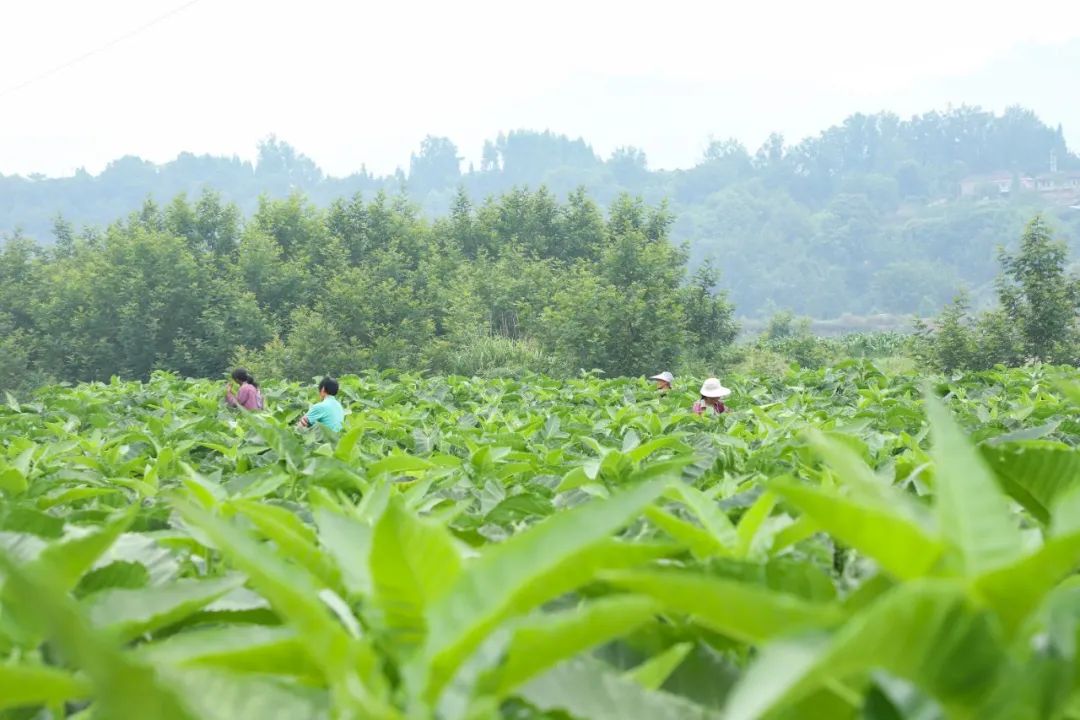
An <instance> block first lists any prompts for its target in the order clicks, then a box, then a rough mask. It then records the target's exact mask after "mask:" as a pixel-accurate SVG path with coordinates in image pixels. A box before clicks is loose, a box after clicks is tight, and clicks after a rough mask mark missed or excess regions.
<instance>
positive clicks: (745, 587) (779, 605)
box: [601, 570, 843, 644]
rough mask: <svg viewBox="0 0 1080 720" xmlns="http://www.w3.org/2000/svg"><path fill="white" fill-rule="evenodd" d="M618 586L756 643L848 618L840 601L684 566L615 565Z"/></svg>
mask: <svg viewBox="0 0 1080 720" xmlns="http://www.w3.org/2000/svg"><path fill="white" fill-rule="evenodd" d="M601 577H602V578H603V579H604V580H606V581H607V582H609V583H611V584H612V585H615V586H616V587H619V588H622V589H625V590H630V591H631V592H634V593H639V594H642V595H648V596H650V597H653V598H655V599H656V600H658V601H659V602H660V604H661V605H662V606H663V608H664V609H665V610H667V611H669V612H676V613H683V614H686V615H689V616H690V617H691V618H692V619H693V621H694V622H696V623H698V624H699V625H702V626H704V627H707V628H709V629H711V630H715V631H716V632H718V633H721V634H723V635H726V636H728V637H730V638H733V639H735V640H739V641H741V642H745V643H750V644H757V643H761V642H764V641H765V640H768V639H770V638H773V637H776V636H778V635H783V634H786V633H792V632H797V631H800V630H807V629H814V628H828V627H832V626H835V625H837V624H838V623H840V622H841V620H842V619H843V612H842V611H841V610H840V608H839V607H838V606H836V605H831V604H817V603H809V602H807V601H805V600H802V599H800V598H798V597H795V596H794V595H788V594H785V593H778V592H774V591H771V590H769V589H767V588H765V587H762V586H760V585H754V584H751V583H743V582H738V581H735V580H728V579H726V578H716V577H709V576H705V575H699V574H696V573H689V572H685V571H671V570H655V571H633V570H630V571H612V572H607V573H603V574H602V575H601Z"/></svg>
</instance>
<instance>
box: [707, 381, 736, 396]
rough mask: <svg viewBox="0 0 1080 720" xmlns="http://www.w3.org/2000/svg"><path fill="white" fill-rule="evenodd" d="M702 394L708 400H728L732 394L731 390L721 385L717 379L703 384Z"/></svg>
mask: <svg viewBox="0 0 1080 720" xmlns="http://www.w3.org/2000/svg"><path fill="white" fill-rule="evenodd" d="M701 394H702V395H704V396H705V397H707V398H726V397H727V396H728V395H730V394H731V390H730V388H726V387H724V386H723V385H721V384H720V381H719V380H717V379H716V378H709V379H708V380H706V381H705V382H704V383H702V385H701Z"/></svg>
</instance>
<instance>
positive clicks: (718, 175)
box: [0, 44, 1080, 317]
mask: <svg viewBox="0 0 1080 720" xmlns="http://www.w3.org/2000/svg"><path fill="white" fill-rule="evenodd" d="M1075 50H1076V52H1077V54H1078V57H1080V44H1077V45H1076V48H1075ZM1078 62H1080V60H1078ZM1038 65H1039V66H1040V67H1044V66H1045V65H1046V63H1045V62H1043V60H1041V59H1040V60H1039V61H1038ZM1023 67H1024V66H1023V64H1022V63H1021V62H1020V61H1017V65H1016V66H1015V67H1013V66H1012V65H1009V63H1006V65H1005V66H1004V67H1002V68H998V69H997V70H994V69H993V68H991V69H989V70H988V71H987V73H988V75H987V77H988V78H989V77H992V76H996V77H999V78H1003V79H1004V80H1007V79H1009V78H1012V80H1009V81H1010V82H1016V81H1018V80H1019V78H1021V77H1022V76H1023V72H1024V70H1023ZM1061 67H1062V72H1066V71H1067V69H1068V67H1073V68H1075V67H1077V63H1076V62H1073V63H1072V64H1071V65H1070V63H1069V62H1064V63H1063V64H1062V66H1061ZM1013 73H1015V77H1014V76H1013ZM1063 77H1064V76H1063ZM1004 80H1003V81H1004ZM965 82H966V81H965ZM1062 87H1065V86H1064V85H1061V86H1059V89H1060V88H1062ZM1060 100H1061V103H1066V98H1065V97H1064V96H1062V98H1060ZM1048 104H1052V103H1048ZM1061 107H1062V112H1064V111H1065V108H1064V104H1063V105H1062V106H1061ZM1078 125H1080V119H1078ZM1051 156H1053V157H1054V158H1055V159H1056V163H1057V165H1058V169H1059V171H1060V172H1062V173H1069V172H1080V157H1078V156H1077V155H1075V154H1074V153H1072V152H1071V151H1070V149H1069V146H1068V143H1067V142H1066V133H1065V130H1064V128H1063V127H1061V126H1057V125H1055V126H1053V127H1051V126H1049V125H1047V124H1045V123H1043V122H1042V121H1041V120H1040V119H1039V118H1038V117H1036V116H1035V114H1034V113H1032V112H1030V111H1027V110H1024V109H1021V108H1018V107H1013V108H1009V109H1007V110H1006V111H1004V112H1002V113H999V114H995V113H991V112H986V111H982V110H979V109H978V108H971V107H961V108H956V109H951V110H948V111H945V112H940V113H939V112H931V113H926V114H924V115H920V116H917V117H913V118H908V119H901V118H899V117H897V116H895V115H891V114H886V113H882V114H877V115H853V116H851V117H849V118H847V119H845V120H844V121H843V122H842V123H840V124H839V125H836V126H833V127H831V128H829V129H827V130H825V131H823V132H822V133H821V134H819V135H818V136H816V137H812V138H808V139H806V140H803V141H802V142H799V143H798V144H794V145H791V144H788V143H787V142H785V140H784V138H781V137H779V136H775V135H774V136H773V137H771V138H770V139H769V140H768V141H767V142H766V143H765V144H764V145H763V146H762V147H761V148H759V149H757V150H755V151H750V150H748V149H747V148H745V147H743V146H742V145H740V144H739V143H737V142H733V141H719V142H713V143H712V144H711V145H710V146H709V147H708V149H707V151H706V152H705V154H704V157H703V158H702V159H701V161H700V162H699V163H698V164H697V165H696V166H694V167H692V168H689V169H686V170H675V171H652V170H650V169H649V167H648V161H647V157H646V155H645V153H644V152H643V151H642V150H640V149H636V148H632V147H627V148H620V149H619V150H617V151H615V152H614V153H613V154H612V155H611V156H610V157H608V158H601V157H599V156H598V155H597V154H596V153H595V152H594V151H593V149H592V147H591V146H590V145H589V144H588V143H586V142H585V141H584V140H582V139H573V138H568V137H566V136H562V135H555V134H552V133H548V132H533V131H527V130H522V131H514V132H510V133H508V134H505V135H500V136H499V137H497V138H495V139H493V140H491V141H489V142H487V143H486V144H485V146H484V151H483V155H482V160H481V163H480V166H479V167H469V168H462V167H461V162H460V159H459V157H458V149H457V147H456V146H455V145H454V144H453V142H452V141H451V140H449V139H447V138H434V137H429V138H427V139H425V140H424V142H423V144H422V145H421V147H420V149H419V150H418V152H417V153H415V154H414V155H413V157H412V158H411V161H410V165H409V168H408V169H407V170H399V171H398V172H397V173H395V174H393V175H389V176H381V177H376V176H374V175H372V174H370V173H368V172H366V171H363V170H361V171H360V172H358V173H355V174H353V175H350V176H348V177H328V176H327V175H325V174H324V173H323V172H322V170H321V169H320V168H319V167H317V166H316V165H315V163H314V162H312V161H311V160H310V159H309V158H307V157H305V156H304V155H303V154H301V153H299V152H298V151H297V150H296V149H294V148H292V147H291V146H290V145H288V144H287V143H284V142H281V141H278V140H276V139H273V138H271V139H269V140H267V141H265V142H264V143H262V144H261V146H260V148H259V153H258V158H257V160H256V162H254V163H249V162H245V161H241V160H239V159H238V158H235V157H233V158H225V157H210V156H195V155H191V154H182V155H180V156H179V157H178V158H176V160H174V161H172V162H168V163H164V164H161V165H155V164H152V163H149V162H146V161H143V160H141V159H139V158H135V157H125V158H121V159H119V160H116V161H115V162H113V163H111V164H110V165H109V166H108V167H107V168H106V169H105V170H104V171H103V172H101V173H100V174H98V175H90V174H88V173H85V172H80V173H77V174H76V175H74V176H73V177H65V178H45V177H41V176H32V177H20V176H3V175H0V233H5V234H9V235H10V234H12V233H14V232H16V230H17V229H21V231H22V232H24V233H25V234H27V235H29V236H31V237H34V238H35V239H38V240H39V241H42V242H46V243H47V242H50V238H51V235H52V227H53V222H54V220H55V219H56V217H57V216H58V215H62V216H63V218H64V219H65V220H66V221H67V222H69V223H72V224H74V225H75V226H76V227H83V226H103V225H106V224H108V223H110V222H112V221H114V220H116V219H118V218H121V217H124V216H126V215H127V214H129V213H131V212H133V211H135V210H136V209H138V208H139V207H140V206H141V205H142V204H143V202H144V201H145V200H146V199H147V198H148V197H152V198H154V199H155V200H156V201H157V202H159V203H161V204H164V203H166V202H168V201H169V200H170V199H171V198H172V197H174V196H176V195H178V194H181V193H186V194H187V195H188V196H189V197H194V196H197V195H199V194H200V193H203V192H205V191H208V190H213V191H215V192H217V193H219V194H220V195H221V196H222V198H223V199H225V200H227V201H228V202H232V203H235V204H236V205H237V206H239V208H240V209H241V210H242V211H243V212H244V213H250V212H252V211H253V210H254V209H255V208H256V207H257V205H258V198H259V196H260V195H266V196H269V197H282V196H285V195H288V194H290V193H293V192H300V193H303V194H305V195H306V196H307V197H308V198H310V200H311V201H312V202H314V203H315V204H317V205H319V206H327V205H328V204H329V203H330V202H331V201H332V200H334V199H335V198H339V197H347V196H352V195H353V194H355V193H363V194H365V195H369V196H370V195H371V194H374V193H378V192H387V193H391V194H397V193H407V194H408V195H409V196H410V198H411V199H413V200H414V201H415V202H417V203H418V204H419V205H420V206H421V207H422V208H423V209H424V211H425V212H427V213H428V214H430V215H433V216H435V215H441V214H443V213H445V212H446V211H447V210H448V209H449V207H450V205H451V202H452V200H453V198H454V196H455V194H456V193H457V192H458V191H459V189H461V188H463V189H464V190H465V191H466V192H467V193H468V194H469V195H470V196H472V197H473V198H485V197H488V196H491V195H494V194H501V193H505V192H507V191H509V190H511V189H512V188H514V187H520V186H531V187H538V186H541V185H543V186H545V187H547V188H548V189H549V190H550V191H551V192H552V193H554V194H556V195H558V196H561V197H562V196H566V195H567V194H568V193H569V192H571V191H572V190H574V189H575V188H577V187H585V188H586V189H587V190H588V192H589V193H590V194H591V195H592V196H593V197H595V198H596V199H597V200H598V201H599V202H600V203H602V204H606V203H609V202H611V201H612V200H613V199H614V198H616V197H617V196H618V195H620V194H622V193H630V194H632V195H636V196H641V197H643V198H644V199H645V200H646V201H648V202H650V203H657V202H661V201H665V200H666V201H667V202H668V203H669V207H670V209H671V211H672V213H673V214H674V218H675V220H674V228H673V231H674V232H673V235H674V237H675V238H676V239H678V240H680V241H685V242H687V243H688V245H689V249H690V253H691V257H692V259H693V260H694V261H695V262H699V261H701V260H704V259H706V258H710V259H712V260H713V261H714V262H715V263H716V265H717V266H718V267H719V268H720V269H721V271H722V273H723V280H722V284H723V285H725V286H727V287H729V288H730V289H731V295H732V299H733V300H734V302H735V303H736V306H737V307H738V309H739V311H740V312H741V313H744V314H762V313H768V312H770V311H771V310H772V309H774V308H778V307H787V308H791V309H793V310H795V311H797V312H800V313H805V314H809V315H813V316H816V317H836V316H839V315H841V314H843V313H845V312H846V313H856V314H870V313H875V312H884V313H911V312H919V313H930V312H934V311H935V310H936V309H937V308H939V307H940V306H941V305H942V304H943V303H944V302H947V301H948V299H949V298H950V297H951V296H952V294H953V293H954V292H955V291H956V290H957V288H958V287H960V286H961V285H966V286H968V287H969V288H970V289H972V290H973V291H974V296H975V299H976V301H978V299H979V298H980V297H981V296H983V295H985V290H986V289H987V288H988V286H989V283H990V282H991V280H992V278H993V276H994V273H995V271H996V265H995V248H996V247H997V246H998V245H1005V244H1008V243H1010V242H1013V241H1014V240H1015V239H1016V238H1017V237H1018V235H1019V232H1020V229H1021V228H1022V226H1023V223H1024V222H1025V221H1026V220H1027V219H1028V218H1029V217H1030V215H1031V214H1033V213H1035V212H1038V211H1044V212H1046V213H1048V214H1049V215H1050V216H1051V220H1052V222H1053V223H1054V225H1055V226H1056V227H1057V228H1058V230H1059V231H1060V233H1061V234H1062V236H1063V237H1064V238H1066V239H1067V240H1068V241H1069V243H1070V244H1071V245H1072V247H1073V250H1074V252H1075V251H1077V250H1078V249H1080V211H1077V210H1073V209H1070V204H1071V203H1069V202H1067V201H1066V200H1067V198H1068V197H1069V196H1068V195H1067V194H1066V195H1055V196H1051V195H1049V194H1046V193H1041V192H1039V191H1038V188H1036V187H1031V188H1028V187H1026V186H1024V185H1023V183H1018V184H1017V186H1016V188H1017V189H1016V191H1014V192H1010V193H1007V194H1003V193H1000V192H999V193H986V192H982V191H981V190H980V189H979V188H977V187H975V185H972V184H971V182H970V179H971V178H972V177H990V176H994V175H995V174H996V175H998V176H1001V175H1002V174H1004V175H1006V176H1016V177H1021V176H1030V177H1034V176H1038V175H1041V174H1045V173H1048V172H1049V170H1050V159H1051ZM965 179H967V180H968V181H969V183H968V186H965V185H964V181H965ZM965 187H966V188H967V189H966V190H965ZM1063 198H1064V199H1063Z"/></svg>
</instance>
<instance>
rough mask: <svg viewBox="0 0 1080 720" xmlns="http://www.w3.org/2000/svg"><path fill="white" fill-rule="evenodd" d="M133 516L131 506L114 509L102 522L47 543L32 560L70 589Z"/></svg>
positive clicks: (125, 528) (133, 511)
mask: <svg viewBox="0 0 1080 720" xmlns="http://www.w3.org/2000/svg"><path fill="white" fill-rule="evenodd" d="M134 519H135V509H134V508H132V509H130V510H127V511H124V512H120V513H117V514H116V515H114V516H113V517H112V518H110V519H109V521H108V522H106V523H105V524H103V525H99V526H97V527H95V528H92V529H90V530H88V531H86V532H84V533H82V534H79V535H74V536H72V537H70V538H64V539H62V540H59V541H57V542H54V543H50V544H49V545H48V546H47V547H46V548H45V549H44V550H43V551H42V553H41V555H40V556H39V557H38V559H37V562H36V564H37V565H40V566H42V567H47V568H48V573H49V575H50V576H51V577H53V578H54V579H55V580H57V581H59V582H61V583H62V584H63V586H64V588H65V589H69V590H70V589H71V588H74V587H75V584H76V583H78V581H79V578H81V577H82V576H83V574H84V573H86V571H88V570H89V569H90V568H91V567H92V566H93V565H94V563H95V562H96V561H97V560H98V558H100V557H101V556H102V555H103V554H104V553H105V552H106V551H108V549H109V548H110V547H111V546H112V545H113V543H114V542H116V540H117V538H119V537H120V535H121V534H122V533H123V532H124V531H125V530H127V528H128V527H129V526H130V525H131V523H132V521H133V520H134Z"/></svg>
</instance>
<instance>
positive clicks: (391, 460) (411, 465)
mask: <svg viewBox="0 0 1080 720" xmlns="http://www.w3.org/2000/svg"><path fill="white" fill-rule="evenodd" d="M433 467H435V466H434V465H433V464H432V463H431V461H430V460H425V459H423V458H418V457H413V456H411V455H391V456H390V457H385V458H383V459H382V460H376V461H375V462H373V463H371V464H370V465H368V468H367V472H368V477H371V478H377V477H379V476H380V475H387V474H410V473H417V472H422V471H424V470H430V469H431V468H433Z"/></svg>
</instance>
